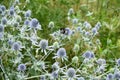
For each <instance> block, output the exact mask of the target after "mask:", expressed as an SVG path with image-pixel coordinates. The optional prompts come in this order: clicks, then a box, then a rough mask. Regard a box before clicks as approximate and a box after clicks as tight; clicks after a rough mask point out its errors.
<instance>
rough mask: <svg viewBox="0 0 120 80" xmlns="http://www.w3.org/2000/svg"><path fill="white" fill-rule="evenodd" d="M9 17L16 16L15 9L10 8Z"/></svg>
mask: <svg viewBox="0 0 120 80" xmlns="http://www.w3.org/2000/svg"><path fill="white" fill-rule="evenodd" d="M9 15H10V16H14V15H15V11H14V8H10V10H9Z"/></svg>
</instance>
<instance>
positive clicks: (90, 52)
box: [83, 51, 94, 59]
mask: <svg viewBox="0 0 120 80" xmlns="http://www.w3.org/2000/svg"><path fill="white" fill-rule="evenodd" d="M83 57H84V58H88V59H90V58H94V53H93V52H92V51H86V52H85V53H84V54H83Z"/></svg>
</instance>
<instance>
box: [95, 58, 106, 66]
mask: <svg viewBox="0 0 120 80" xmlns="http://www.w3.org/2000/svg"><path fill="white" fill-rule="evenodd" d="M97 63H98V64H99V65H106V60H105V59H102V58H100V59H98V60H97Z"/></svg>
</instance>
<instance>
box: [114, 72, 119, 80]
mask: <svg viewBox="0 0 120 80" xmlns="http://www.w3.org/2000/svg"><path fill="white" fill-rule="evenodd" d="M114 79H116V80H119V79H120V71H118V72H115V73H114Z"/></svg>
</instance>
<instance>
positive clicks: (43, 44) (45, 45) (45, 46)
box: [39, 39, 48, 50]
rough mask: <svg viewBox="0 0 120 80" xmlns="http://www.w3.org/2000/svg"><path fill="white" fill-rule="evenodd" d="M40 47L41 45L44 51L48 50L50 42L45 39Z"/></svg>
mask: <svg viewBox="0 0 120 80" xmlns="http://www.w3.org/2000/svg"><path fill="white" fill-rule="evenodd" d="M39 45H40V47H41V49H43V50H45V49H47V47H48V40H45V39H43V40H41V41H40V43H39Z"/></svg>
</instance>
